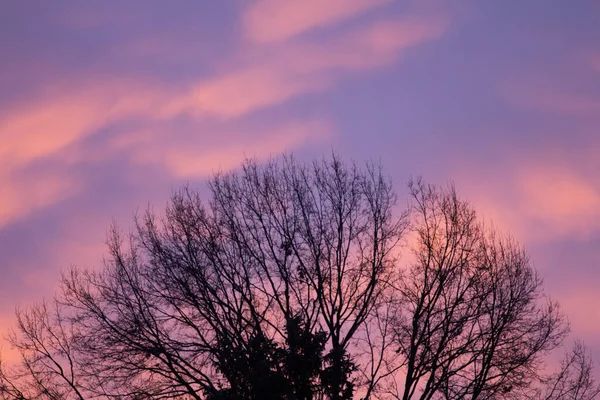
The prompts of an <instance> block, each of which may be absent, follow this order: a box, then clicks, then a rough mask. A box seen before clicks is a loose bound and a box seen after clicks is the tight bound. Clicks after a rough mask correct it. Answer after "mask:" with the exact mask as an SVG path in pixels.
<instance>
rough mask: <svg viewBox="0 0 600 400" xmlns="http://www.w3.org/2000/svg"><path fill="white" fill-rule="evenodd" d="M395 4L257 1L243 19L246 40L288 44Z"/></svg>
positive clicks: (381, 1)
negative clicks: (368, 11)
mask: <svg viewBox="0 0 600 400" xmlns="http://www.w3.org/2000/svg"><path fill="white" fill-rule="evenodd" d="M391 2H392V0H328V1H321V0H303V1H281V0H258V1H256V2H254V4H252V5H251V6H250V7H249V8H248V9H247V10H246V12H245V13H244V15H243V25H244V28H245V32H246V36H247V37H248V38H249V39H250V40H252V41H255V42H262V43H276V42H283V41H286V40H288V39H290V38H292V37H294V36H297V35H300V34H302V33H304V32H306V31H309V30H312V29H315V28H320V27H324V26H327V25H332V24H335V23H338V22H341V21H343V20H345V19H348V18H351V17H355V16H357V15H359V14H361V13H363V12H365V11H367V10H369V9H371V8H375V7H379V6H382V5H384V4H388V3H391Z"/></svg>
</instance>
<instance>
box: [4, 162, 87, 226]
mask: <svg viewBox="0 0 600 400" xmlns="http://www.w3.org/2000/svg"><path fill="white" fill-rule="evenodd" d="M78 190H79V187H78V185H77V184H76V183H75V182H73V180H72V179H70V177H66V176H60V175H55V174H53V173H48V172H42V173H40V174H37V175H36V176H35V179H27V180H21V179H14V178H10V177H6V176H4V177H3V176H1V175H0V228H2V227H3V226H4V225H6V224H8V223H9V222H11V221H14V220H17V219H19V218H23V217H25V216H27V215H29V214H30V213H31V212H33V211H36V210H39V209H42V208H44V207H46V206H49V205H51V204H54V203H55V202H57V201H60V200H62V199H65V198H67V197H69V196H71V195H73V194H74V193H76V192H77V191H78Z"/></svg>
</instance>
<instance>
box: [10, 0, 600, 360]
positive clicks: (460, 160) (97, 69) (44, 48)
mask: <svg viewBox="0 0 600 400" xmlns="http://www.w3.org/2000/svg"><path fill="white" fill-rule="evenodd" d="M0 55H1V60H2V62H0V328H1V329H2V330H3V331H5V330H6V329H7V328H8V327H9V325H10V323H11V321H12V317H11V314H12V312H13V310H14V307H15V305H17V304H23V305H26V304H28V303H31V302H32V301H36V300H41V299H42V298H44V297H49V296H52V293H53V290H54V287H55V284H56V282H57V278H58V275H59V271H60V270H61V268H65V267H68V266H69V265H72V264H75V265H78V266H82V267H94V266H98V265H99V264H100V261H101V259H102V255H103V253H104V245H103V241H104V237H105V232H106V230H107V228H108V226H109V224H110V222H111V221H112V220H116V221H119V222H120V223H121V224H122V225H123V226H124V227H127V226H128V225H129V224H130V221H131V216H132V214H133V212H134V211H135V210H136V209H138V208H144V207H146V206H147V204H153V205H155V207H156V208H157V209H160V208H162V207H163V205H164V204H165V202H166V199H167V198H168V196H169V194H170V193H171V191H172V190H173V189H176V188H177V187H179V186H180V185H181V184H183V183H185V182H190V184H191V185H193V186H197V187H199V188H204V182H205V180H206V178H207V177H210V176H211V174H212V173H213V172H214V171H217V170H225V169H230V168H235V167H236V165H238V163H239V162H240V161H241V160H242V159H243V158H244V156H250V157H256V158H258V159H261V160H262V159H266V158H268V157H270V156H274V155H278V154H280V153H281V152H283V151H293V152H294V153H296V154H297V156H298V157H299V158H301V159H307V160H308V159H310V158H313V157H321V156H322V155H324V154H329V153H330V152H331V151H332V150H334V151H336V152H338V153H339V154H340V155H341V156H342V157H344V158H352V159H355V160H357V161H359V162H360V161H365V160H369V159H375V160H380V161H381V162H382V164H383V166H384V168H385V170H386V171H387V172H388V173H389V174H390V175H391V177H392V179H393V181H394V182H395V184H396V187H397V188H398V191H399V192H400V193H401V195H402V196H404V195H405V193H406V191H405V190H404V187H405V185H404V184H405V182H406V181H407V180H408V179H409V178H410V177H411V176H417V175H422V176H423V177H424V178H425V179H426V180H428V181H429V182H432V183H437V184H445V183H447V182H449V181H454V182H455V183H456V186H457V189H458V190H459V193H461V194H462V195H463V196H464V197H466V198H467V199H469V200H471V201H472V202H473V203H474V204H475V206H476V207H477V209H478V210H479V211H480V212H481V214H482V215H483V216H484V218H485V219H486V220H490V221H493V223H494V224H495V225H496V226H498V227H500V228H502V229H506V230H510V231H511V232H513V233H514V234H515V236H516V237H517V238H518V239H519V240H520V241H521V242H522V243H523V244H524V245H525V246H526V247H527V248H528V250H529V251H530V253H531V257H532V259H533V261H534V264H535V265H536V267H537V268H538V269H539V270H540V271H541V273H542V275H543V276H544V277H545V282H546V286H547V289H548V293H549V294H550V295H551V296H552V297H554V298H555V299H557V300H559V301H560V302H561V304H562V305H563V308H564V310H565V312H566V313H567V314H568V316H569V318H570V320H571V324H572V328H573V338H578V339H583V340H585V341H586V342H587V343H588V344H589V345H590V347H591V348H592V350H593V352H594V353H595V355H596V358H598V359H600V312H599V311H598V306H597V305H598V304H600V290H599V287H600V269H599V268H598V267H599V266H600V157H598V154H599V151H600V133H599V132H598V130H599V126H600V3H599V2H597V1H595V0H589V1H585V0H582V1H578V2H565V1H554V0H550V1H548V0H534V1H527V2H519V1H475V0H464V1H453V2H447V1H434V0H421V1H418V0H413V1H394V0H328V1H321V0H303V1H292V0H290V1H287V0H252V1H251V0H232V1H222V2H221V1H218V2H217V1H207V2H163V1H129V2H121V1H116V0H102V1H100V0H98V1H85V2H80V1H74V0H57V1H52V2H48V1H42V0H40V1H28V2H23V1H18V0H8V1H5V2H3V4H2V7H1V10H0Z"/></svg>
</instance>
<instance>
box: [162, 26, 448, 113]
mask: <svg viewBox="0 0 600 400" xmlns="http://www.w3.org/2000/svg"><path fill="white" fill-rule="evenodd" d="M447 27H448V22H447V21H446V20H445V19H441V18H437V17H436V18H404V19H391V20H380V21H376V22H375V23H373V24H371V25H370V26H367V27H363V28H361V29H359V30H357V31H355V32H350V33H347V34H344V35H341V36H337V37H334V38H332V39H331V38H330V39H328V40H324V41H321V42H320V43H310V42H309V43H296V44H291V45H289V46H285V47H277V48H276V49H274V50H272V51H271V52H270V53H269V52H266V53H265V52H262V51H261V52H257V55H256V56H254V58H255V59H257V60H252V61H249V62H247V64H246V65H243V66H238V67H236V68H234V69H233V70H231V71H228V72H224V73H222V74H220V75H217V76H215V77H212V78H208V79H205V80H201V81H199V82H197V83H196V84H194V85H193V88H192V90H191V91H190V92H189V93H188V94H187V95H185V96H181V97H178V98H174V99H173V100H172V101H171V102H170V103H169V104H167V105H166V106H165V107H164V108H163V109H162V110H161V115H163V116H165V117H172V116H174V115H178V114H182V113H185V114H189V115H193V116H195V117H201V116H205V117H206V116H212V117H217V118H221V119H229V118H237V117H241V116H243V115H245V114H248V113H251V112H253V111H256V110H259V109H262V108H266V107H271V106H276V105H279V104H282V103H284V102H286V101H288V100H290V99H292V98H294V97H296V96H299V95H302V94H306V93H311V92H318V91H322V90H325V89H327V88H330V87H331V86H332V85H333V84H334V83H335V82H336V81H337V80H339V79H340V77H342V76H344V75H346V74H348V73H351V72H358V71H363V70H368V69H372V68H376V67H381V66H384V65H389V64H391V63H393V62H395V61H396V60H397V59H398V57H399V56H400V55H401V54H402V53H403V52H404V51H406V50H408V49H409V48H412V47H414V46H417V45H419V44H422V43H425V42H428V41H430V40H433V39H436V38H439V37H440V36H441V35H442V34H443V33H444V32H445V31H446V29H447ZM250 58H252V57H250Z"/></svg>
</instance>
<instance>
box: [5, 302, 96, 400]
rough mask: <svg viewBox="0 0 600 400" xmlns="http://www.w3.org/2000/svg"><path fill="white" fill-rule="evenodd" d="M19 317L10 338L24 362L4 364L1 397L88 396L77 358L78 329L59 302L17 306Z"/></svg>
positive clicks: (65, 397)
mask: <svg viewBox="0 0 600 400" xmlns="http://www.w3.org/2000/svg"><path fill="white" fill-rule="evenodd" d="M16 317H17V325H16V331H13V332H12V333H11V334H10V335H9V337H8V339H9V342H10V343H11V345H12V346H13V347H14V348H15V349H16V350H17V351H18V353H19V355H20V357H21V363H20V365H18V366H13V367H6V366H4V365H2V364H0V398H5V397H6V398H11V399H23V400H25V399H78V400H84V399H85V398H86V395H87V393H86V392H85V391H84V390H83V389H82V387H81V385H80V379H81V377H80V375H79V368H78V365H77V364H76V360H75V358H74V356H75V355H74V348H73V347H74V342H75V340H76V337H77V333H76V331H75V330H74V327H73V325H71V324H69V323H68V321H66V320H65V318H64V316H63V315H62V313H61V309H60V306H59V305H58V303H56V302H53V303H52V304H51V305H48V304H47V303H40V304H36V305H33V306H31V307H30V308H28V309H26V310H21V309H17V311H16Z"/></svg>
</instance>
